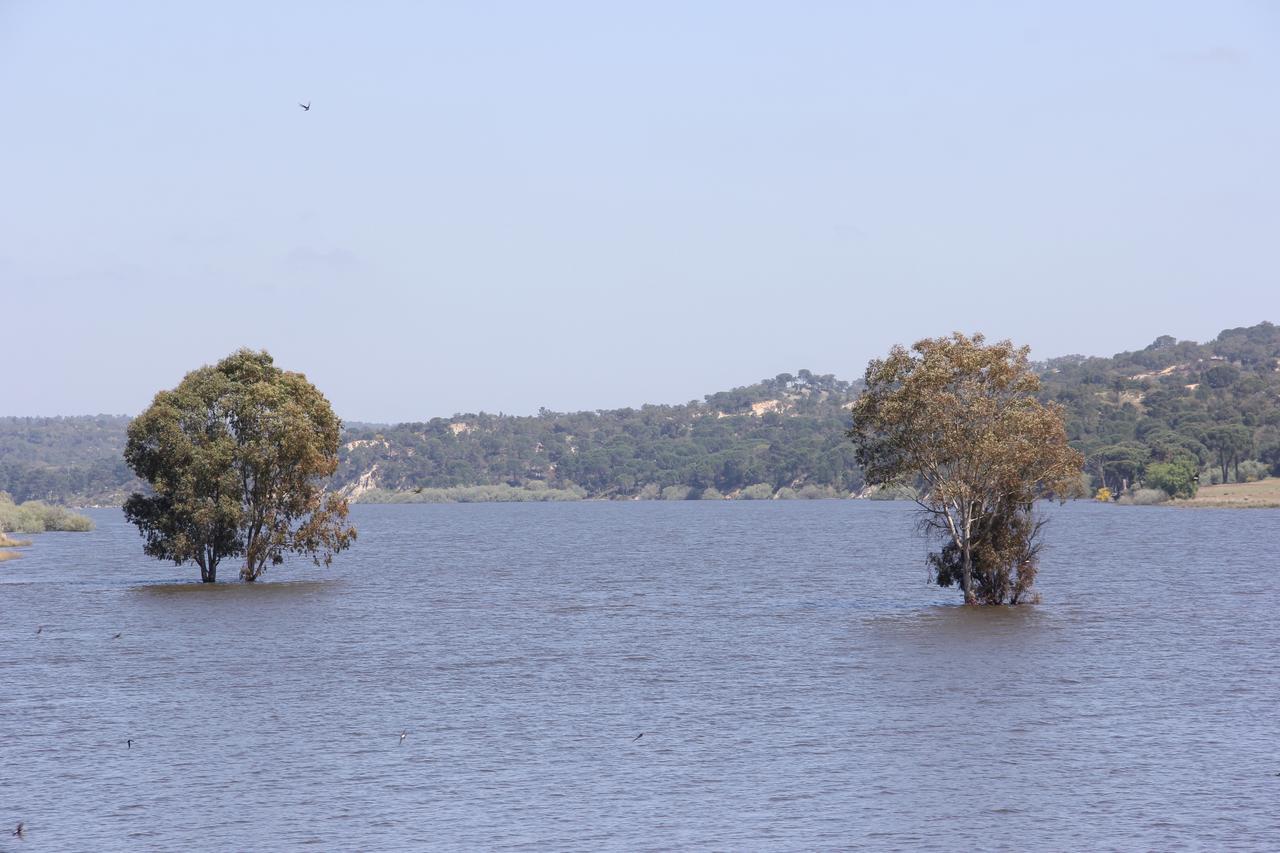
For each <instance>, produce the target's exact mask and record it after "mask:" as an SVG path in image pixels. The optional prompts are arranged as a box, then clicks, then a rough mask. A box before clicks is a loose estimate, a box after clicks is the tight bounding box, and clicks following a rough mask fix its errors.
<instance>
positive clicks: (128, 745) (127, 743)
mask: <svg viewBox="0 0 1280 853" xmlns="http://www.w3.org/2000/svg"><path fill="white" fill-rule="evenodd" d="M125 748H126V749H133V739H132V738H129V739H126V740H125Z"/></svg>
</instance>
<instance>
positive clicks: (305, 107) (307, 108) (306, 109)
mask: <svg viewBox="0 0 1280 853" xmlns="http://www.w3.org/2000/svg"><path fill="white" fill-rule="evenodd" d="M298 106H300V107H302V111H303V112H304V113H309V112H311V102H310V101H307V102H306V103H305V104H304V103H302V102H299V103H298Z"/></svg>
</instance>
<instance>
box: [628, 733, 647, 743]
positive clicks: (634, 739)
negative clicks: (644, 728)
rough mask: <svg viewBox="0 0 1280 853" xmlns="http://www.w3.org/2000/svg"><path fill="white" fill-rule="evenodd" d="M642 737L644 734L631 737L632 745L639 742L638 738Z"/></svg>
mask: <svg viewBox="0 0 1280 853" xmlns="http://www.w3.org/2000/svg"><path fill="white" fill-rule="evenodd" d="M642 737H644V732H641V733H640V734H638V735H636V736H635V737H633V738H632V739H631V742H632V743H635V742H636V741H638V740H640V738H642Z"/></svg>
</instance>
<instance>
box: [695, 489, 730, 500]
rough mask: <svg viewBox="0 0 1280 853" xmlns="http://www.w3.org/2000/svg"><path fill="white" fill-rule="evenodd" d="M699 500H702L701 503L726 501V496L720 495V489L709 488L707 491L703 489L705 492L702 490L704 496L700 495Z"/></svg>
mask: <svg viewBox="0 0 1280 853" xmlns="http://www.w3.org/2000/svg"><path fill="white" fill-rule="evenodd" d="M698 500H700V501H722V500H724V495H722V494H721V493H720V490H719V489H717V488H716V487H715V486H708V487H707V488H705V489H703V490H702V494H700V495H698Z"/></svg>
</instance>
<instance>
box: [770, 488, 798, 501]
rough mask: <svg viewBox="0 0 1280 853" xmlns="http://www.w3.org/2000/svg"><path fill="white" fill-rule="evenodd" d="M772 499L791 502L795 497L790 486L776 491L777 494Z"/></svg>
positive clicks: (794, 491)
mask: <svg viewBox="0 0 1280 853" xmlns="http://www.w3.org/2000/svg"><path fill="white" fill-rule="evenodd" d="M773 497H774V499H775V500H780V501H793V500H795V499H796V497H797V495H796V490H795V489H793V488H791V487H790V486H783V487H782V488H781V489H778V493H777V494H776V495H774V496H773Z"/></svg>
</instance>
